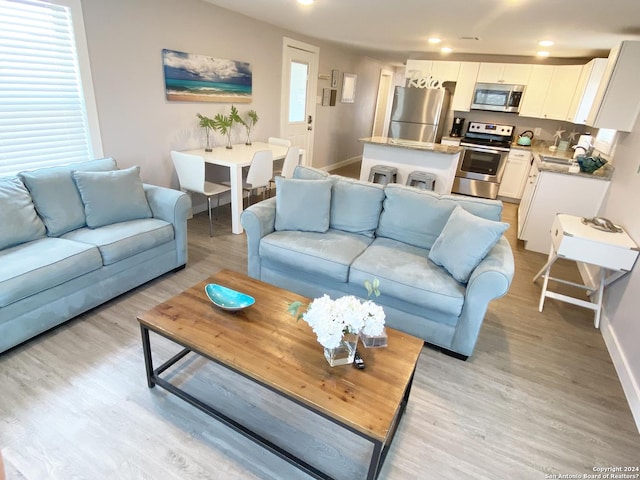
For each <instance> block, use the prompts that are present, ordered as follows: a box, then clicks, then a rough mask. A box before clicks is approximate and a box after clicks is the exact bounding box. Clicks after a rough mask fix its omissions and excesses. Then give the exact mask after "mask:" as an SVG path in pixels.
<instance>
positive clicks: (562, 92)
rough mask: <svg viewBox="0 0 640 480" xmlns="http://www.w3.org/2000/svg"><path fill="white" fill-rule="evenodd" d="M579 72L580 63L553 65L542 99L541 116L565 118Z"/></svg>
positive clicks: (556, 118)
mask: <svg viewBox="0 0 640 480" xmlns="http://www.w3.org/2000/svg"><path fill="white" fill-rule="evenodd" d="M581 72H582V66H581V65H557V66H555V67H553V75H552V77H551V84H550V85H549V90H548V91H547V97H546V98H545V101H544V108H543V110H542V118H546V119H550V120H566V118H567V115H568V114H569V108H570V107H571V102H572V101H573V97H574V95H575V92H576V87H577V85H578V80H579V79H580V73H581Z"/></svg>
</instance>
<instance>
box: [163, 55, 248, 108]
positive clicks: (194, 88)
mask: <svg viewBox="0 0 640 480" xmlns="http://www.w3.org/2000/svg"><path fill="white" fill-rule="evenodd" d="M162 57H163V64H164V82H165V90H166V94H167V100H173V101H178V102H234V103H249V102H251V80H252V75H251V64H250V63H247V62H238V61H235V60H226V59H221V58H212V57H207V56H204V55H194V54H192V53H184V52H176V51H174V50H166V49H165V50H162Z"/></svg>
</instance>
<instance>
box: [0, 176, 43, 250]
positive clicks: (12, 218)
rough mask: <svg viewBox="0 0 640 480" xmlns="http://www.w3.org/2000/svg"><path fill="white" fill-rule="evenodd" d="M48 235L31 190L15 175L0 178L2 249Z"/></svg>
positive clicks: (0, 245)
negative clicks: (32, 198) (34, 204)
mask: <svg viewBox="0 0 640 480" xmlns="http://www.w3.org/2000/svg"><path fill="white" fill-rule="evenodd" d="M45 235H46V231H45V228H44V224H43V223H42V220H40V217H38V215H37V214H36V209H35V208H34V206H33V202H32V201H31V196H30V195H29V191H28V190H27V189H26V188H25V186H24V185H23V184H22V182H21V181H20V180H19V179H18V178H15V177H10V178H7V179H3V180H0V249H3V248H8V247H13V246H14V245H19V244H20V243H25V242H30V241H31V240H36V239H37V238H42V237H44V236H45Z"/></svg>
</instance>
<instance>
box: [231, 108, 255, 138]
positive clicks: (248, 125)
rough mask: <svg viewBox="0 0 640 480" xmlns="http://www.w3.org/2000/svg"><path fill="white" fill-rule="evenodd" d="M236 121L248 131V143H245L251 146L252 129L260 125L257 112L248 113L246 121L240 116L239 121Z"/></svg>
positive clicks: (250, 111)
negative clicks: (257, 124)
mask: <svg viewBox="0 0 640 480" xmlns="http://www.w3.org/2000/svg"><path fill="white" fill-rule="evenodd" d="M236 121H237V122H238V123H241V124H242V125H243V126H244V129H245V130H246V131H247V141H246V142H245V145H251V129H252V128H253V126H254V125H255V124H256V123H258V114H257V113H256V111H255V110H249V111H248V112H247V119H246V120H245V119H243V118H242V117H240V116H239V115H238V119H237V120H236Z"/></svg>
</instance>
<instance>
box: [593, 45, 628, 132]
mask: <svg viewBox="0 0 640 480" xmlns="http://www.w3.org/2000/svg"><path fill="white" fill-rule="evenodd" d="M639 78H640V41H625V42H622V43H620V44H619V45H618V46H617V47H616V48H614V49H612V50H611V52H610V53H609V59H608V61H607V66H606V69H605V72H604V75H603V77H602V82H601V83H600V87H599V88H598V91H597V93H596V98H595V100H594V102H593V106H592V108H591V111H590V112H589V116H588V118H587V125H589V126H592V127H595V128H609V129H613V130H620V131H623V132H630V131H631V130H632V129H633V126H634V124H635V122H636V119H637V117H638V112H640V88H638V79H639Z"/></svg>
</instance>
